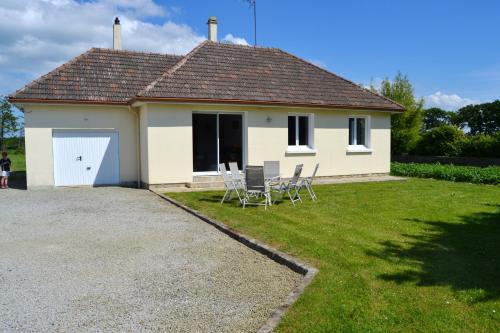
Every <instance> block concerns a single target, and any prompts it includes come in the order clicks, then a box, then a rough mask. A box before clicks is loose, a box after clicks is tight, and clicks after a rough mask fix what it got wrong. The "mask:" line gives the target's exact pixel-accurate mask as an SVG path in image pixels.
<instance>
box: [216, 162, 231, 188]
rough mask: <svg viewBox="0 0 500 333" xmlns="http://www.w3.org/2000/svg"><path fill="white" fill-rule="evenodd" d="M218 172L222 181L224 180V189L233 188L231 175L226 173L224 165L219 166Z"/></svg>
mask: <svg viewBox="0 0 500 333" xmlns="http://www.w3.org/2000/svg"><path fill="white" fill-rule="evenodd" d="M219 170H220V174H221V176H222V180H224V185H226V187H228V188H234V182H233V178H231V175H230V174H228V173H227V170H226V164H224V163H221V164H219Z"/></svg>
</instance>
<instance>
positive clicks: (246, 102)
mask: <svg viewBox="0 0 500 333" xmlns="http://www.w3.org/2000/svg"><path fill="white" fill-rule="evenodd" d="M136 102H172V103H207V104H238V105H262V106H293V107H306V108H322V109H348V110H368V111H385V112H392V113H401V112H404V111H405V109H404V108H402V107H400V106H399V105H397V104H396V106H395V107H394V108H388V107H374V106H367V105H341V104H318V103H292V102H280V101H252V100H239V99H212V98H166V97H144V96H138V97H135V98H134V99H132V100H131V103H130V104H134V103H136Z"/></svg>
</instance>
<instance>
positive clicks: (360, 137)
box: [349, 117, 368, 147]
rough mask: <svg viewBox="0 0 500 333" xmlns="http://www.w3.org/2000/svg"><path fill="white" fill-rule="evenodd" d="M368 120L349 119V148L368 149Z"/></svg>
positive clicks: (359, 118) (360, 118) (362, 118)
mask: <svg viewBox="0 0 500 333" xmlns="http://www.w3.org/2000/svg"><path fill="white" fill-rule="evenodd" d="M367 129H368V128H367V118H366V117H351V118H349V146H364V147H368V142H367Z"/></svg>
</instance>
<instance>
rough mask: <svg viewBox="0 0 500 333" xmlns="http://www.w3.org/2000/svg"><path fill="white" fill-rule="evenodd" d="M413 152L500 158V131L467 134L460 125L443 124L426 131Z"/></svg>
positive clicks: (428, 154) (427, 154) (418, 153)
mask: <svg viewBox="0 0 500 333" xmlns="http://www.w3.org/2000/svg"><path fill="white" fill-rule="evenodd" d="M412 153H414V154H417V155H425V156H462V157H497V158H500V133H495V134H493V135H486V134H477V135H465V134H464V133H463V132H462V130H461V129H459V128H458V127H455V126H453V125H441V126H438V127H434V128H433V129H431V130H429V131H426V132H424V133H423V134H422V136H421V138H420V139H419V141H418V142H417V145H416V147H415V149H414V150H413V152H412Z"/></svg>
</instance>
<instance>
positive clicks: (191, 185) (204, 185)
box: [186, 182, 224, 189]
mask: <svg viewBox="0 0 500 333" xmlns="http://www.w3.org/2000/svg"><path fill="white" fill-rule="evenodd" d="M186 186H187V187H189V188H213V189H217V188H224V182H192V183H188V184H186Z"/></svg>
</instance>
